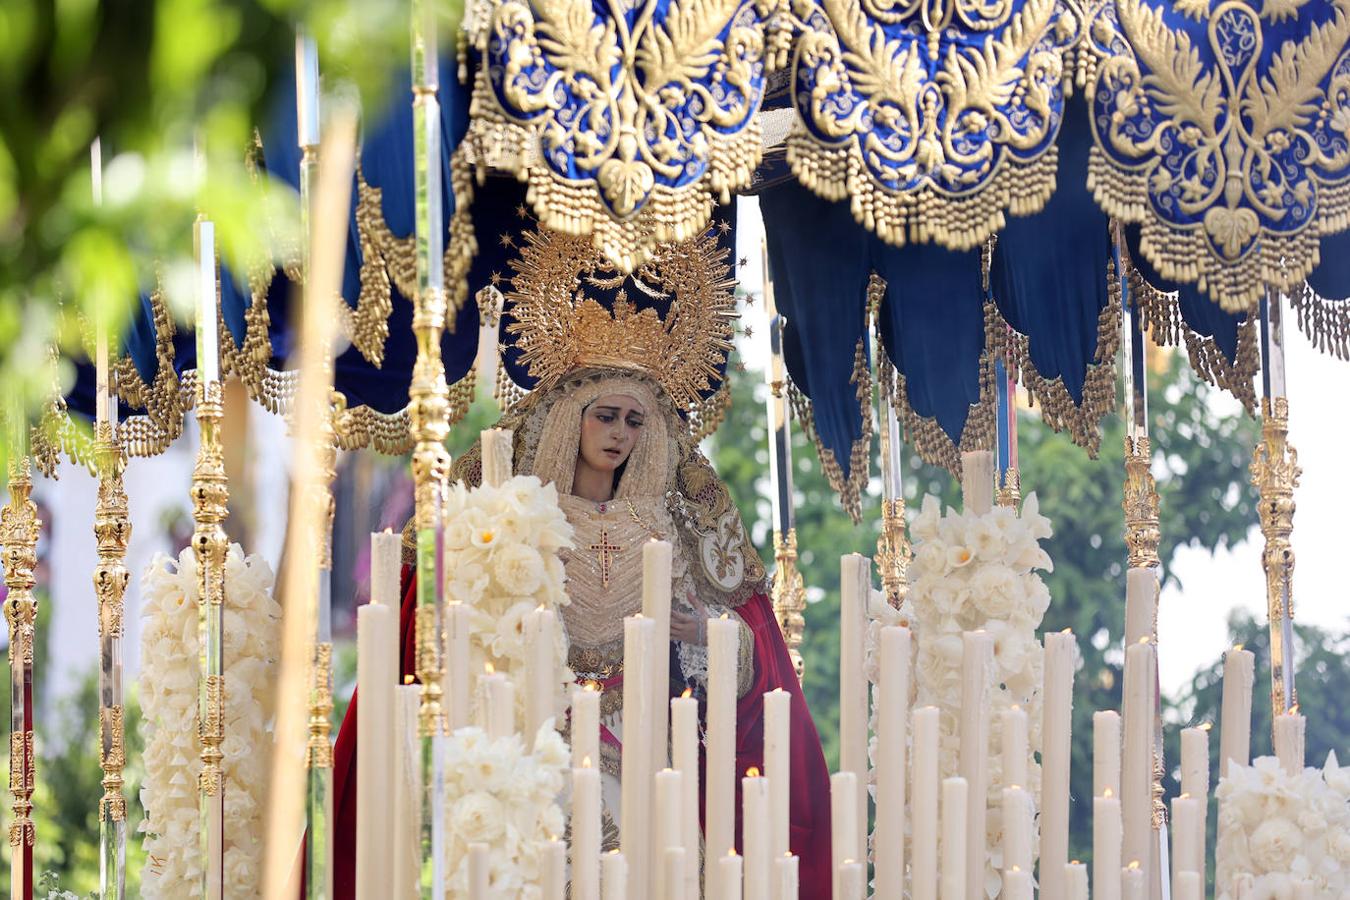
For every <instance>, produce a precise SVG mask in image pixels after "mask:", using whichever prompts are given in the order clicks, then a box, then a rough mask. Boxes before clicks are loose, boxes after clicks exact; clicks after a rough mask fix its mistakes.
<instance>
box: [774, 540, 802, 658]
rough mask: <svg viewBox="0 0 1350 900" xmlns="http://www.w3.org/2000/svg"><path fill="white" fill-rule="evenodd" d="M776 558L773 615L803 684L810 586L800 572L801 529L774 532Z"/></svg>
mask: <svg viewBox="0 0 1350 900" xmlns="http://www.w3.org/2000/svg"><path fill="white" fill-rule="evenodd" d="M773 558H774V562H775V564H776V568H775V569H774V572H773V614H774V617H775V618H776V619H778V627H779V629H780V630H781V631H782V632H783V640H784V641H785V642H786V643H787V648H788V655H789V656H790V657H791V658H792V668H793V669H794V670H796V672H797V680H798V681H801V678H802V673H803V672H804V671H805V669H806V665H805V662H804V661H803V660H802V653H801V646H802V635H803V633H804V632H805V631H806V619H805V618H804V617H803V615H802V613H803V612H805V610H806V585H805V584H804V583H803V582H802V573H801V572H800V571H799V570H798V569H797V529H795V528H790V529H788V533H787V534H785V535H784V534H779V533H778V532H777V531H775V532H774V536H773Z"/></svg>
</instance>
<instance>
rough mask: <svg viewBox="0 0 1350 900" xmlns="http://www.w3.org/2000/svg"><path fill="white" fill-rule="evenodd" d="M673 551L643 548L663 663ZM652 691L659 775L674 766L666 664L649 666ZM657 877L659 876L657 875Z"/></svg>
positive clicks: (653, 544)
mask: <svg viewBox="0 0 1350 900" xmlns="http://www.w3.org/2000/svg"><path fill="white" fill-rule="evenodd" d="M670 566H671V548H670V543H669V542H667V541H648V542H647V543H645V544H643V545H642V614H643V615H644V616H646V617H647V618H648V619H651V620H652V621H653V622H654V623H655V624H656V647H657V652H658V653H659V654H660V658H661V660H662V661H664V660H666V659H667V658H668V654H669V652H670V651H669V649H668V648H669V647H670V588H671V575H670ZM648 673H649V677H648V689H649V690H650V691H651V701H650V702H651V709H652V710H653V711H655V710H660V713H655V714H654V715H653V716H652V722H651V724H652V727H653V728H654V729H655V731H653V732H652V739H651V747H650V752H651V754H652V769H651V770H652V771H653V772H659V771H661V770H662V769H664V768H665V767H666V766H668V765H670V758H669V756H667V741H668V734H669V732H668V731H667V723H666V703H667V702H668V701H669V700H670V673H669V671H667V666H665V665H660V664H658V665H653V666H649V667H648ZM625 730H626V729H625ZM654 874H655V873H654Z"/></svg>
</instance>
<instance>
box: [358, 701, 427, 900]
mask: <svg viewBox="0 0 1350 900" xmlns="http://www.w3.org/2000/svg"><path fill="white" fill-rule="evenodd" d="M421 705H422V686H421V685H418V684H400V685H398V686H396V687H395V688H394V742H395V752H394V840H393V844H394V861H393V869H394V875H393V880H392V882H391V884H392V885H393V888H394V890H393V896H395V897H408V896H410V895H416V893H417V884H418V877H419V876H418V869H419V866H420V865H421V855H422V802H421V798H422V768H421V755H422V739H421V738H420V737H418V734H417V715H418V712H419V710H420V709H421ZM357 721H358V722H360V718H359V716H358V719H357ZM358 727H359V725H358ZM357 768H358V769H359V768H360V766H357Z"/></svg>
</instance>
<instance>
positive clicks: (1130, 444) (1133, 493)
mask: <svg viewBox="0 0 1350 900" xmlns="http://www.w3.org/2000/svg"><path fill="white" fill-rule="evenodd" d="M1152 458H1153V456H1152V450H1151V447H1150V445H1149V439H1148V438H1147V437H1146V436H1142V435H1141V436H1140V437H1137V438H1130V437H1126V438H1125V501H1124V503H1123V506H1124V509H1125V546H1126V548H1127V549H1128V558H1129V566H1130V568H1132V569H1156V568H1157V567H1158V566H1159V565H1161V562H1160V560H1159V559H1158V542H1159V541H1160V540H1161V539H1162V531H1161V529H1160V527H1159V525H1158V487H1157V484H1156V483H1155V482H1154V480H1153V471H1152V469H1151V468H1150V465H1151V463H1152Z"/></svg>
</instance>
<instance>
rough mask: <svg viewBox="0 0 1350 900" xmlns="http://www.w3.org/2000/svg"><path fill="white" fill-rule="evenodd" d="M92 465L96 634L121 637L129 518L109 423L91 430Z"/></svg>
mask: <svg viewBox="0 0 1350 900" xmlns="http://www.w3.org/2000/svg"><path fill="white" fill-rule="evenodd" d="M94 440H95V447H96V452H95V464H96V468H97V470H98V473H99V481H98V499H97V501H96V503H95V505H94V540H95V544H96V547H97V550H98V563H97V564H96V565H95V566H94V596H95V597H96V598H97V600H98V623H99V635H100V636H101V637H105V638H120V637H122V601H123V598H124V597H125V595H126V589H127V583H128V582H129V581H130V579H131V573H130V572H129V571H127V567H126V562H125V560H126V554H127V543H128V542H129V541H130V539H131V516H130V513H129V512H128V508H127V492H126V489H125V487H124V486H123V484H122V471H123V469H124V468H125V466H126V457H125V455H124V454H123V452H122V446H121V442H120V441H119V440H118V439H117V437H116V432H115V430H114V428H113V425H112V423H110V422H100V423H99V424H98V426H97V427H96V428H95V432H94Z"/></svg>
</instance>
